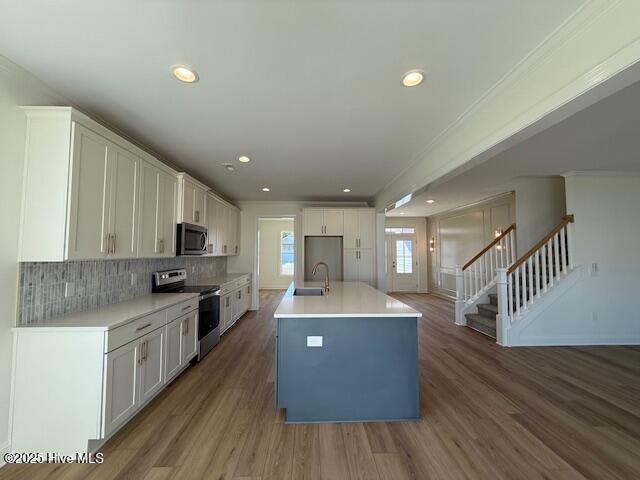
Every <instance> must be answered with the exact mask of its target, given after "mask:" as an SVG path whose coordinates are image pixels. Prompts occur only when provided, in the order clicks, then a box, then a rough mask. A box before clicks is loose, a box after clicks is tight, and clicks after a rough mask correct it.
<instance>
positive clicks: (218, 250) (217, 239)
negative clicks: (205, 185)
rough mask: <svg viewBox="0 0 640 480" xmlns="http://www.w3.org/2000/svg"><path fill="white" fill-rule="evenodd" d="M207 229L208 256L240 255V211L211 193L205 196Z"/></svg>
mask: <svg viewBox="0 0 640 480" xmlns="http://www.w3.org/2000/svg"><path fill="white" fill-rule="evenodd" d="M207 229H208V231H209V252H208V253H209V254H212V255H238V254H239V253H240V244H239V238H240V231H239V230H240V211H239V210H238V209H237V208H236V207H234V206H233V205H230V204H228V203H226V202H224V201H223V200H221V199H220V198H218V197H216V196H215V195H213V194H212V193H209V194H208V195H207Z"/></svg>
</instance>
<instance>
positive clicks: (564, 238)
mask: <svg viewBox="0 0 640 480" xmlns="http://www.w3.org/2000/svg"><path fill="white" fill-rule="evenodd" d="M573 222H574V217H573V215H566V216H565V217H563V219H562V221H561V222H560V223H559V224H558V225H556V226H555V227H554V228H553V230H551V231H550V232H549V233H548V234H546V235H545V236H544V237H543V238H542V239H541V240H540V241H539V242H538V243H536V244H535V245H534V246H533V247H531V248H530V249H529V251H527V253H525V254H524V255H522V256H521V257H520V258H518V259H517V260H516V261H515V262H513V264H512V265H510V266H509V267H508V268H500V269H498V272H497V275H498V278H497V281H496V283H497V285H498V316H497V317H496V334H497V340H498V343H500V344H505V343H506V344H508V339H507V338H506V336H507V330H508V328H509V327H510V326H511V325H513V324H514V323H515V322H517V321H518V320H519V319H520V317H521V316H523V315H524V314H525V313H526V312H527V311H528V310H529V309H531V307H532V306H533V304H534V303H535V302H536V301H537V300H539V299H540V297H541V296H542V295H544V294H545V293H546V292H547V291H548V290H549V289H551V288H552V287H553V286H554V284H556V283H558V282H559V281H560V280H561V279H562V277H564V276H565V275H567V274H568V273H569V272H570V271H571V270H573V256H572V251H571V245H572V241H571V235H572V229H571V228H570V224H571V223H573Z"/></svg>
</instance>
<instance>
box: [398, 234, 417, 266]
mask: <svg viewBox="0 0 640 480" xmlns="http://www.w3.org/2000/svg"><path fill="white" fill-rule="evenodd" d="M412 250H413V242H412V241H411V240H396V271H397V272H398V273H413V251H412Z"/></svg>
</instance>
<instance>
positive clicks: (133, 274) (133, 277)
mask: <svg viewBox="0 0 640 480" xmlns="http://www.w3.org/2000/svg"><path fill="white" fill-rule="evenodd" d="M136 283H138V275H137V274H136V273H132V274H131V286H132V287H134V286H135V284H136Z"/></svg>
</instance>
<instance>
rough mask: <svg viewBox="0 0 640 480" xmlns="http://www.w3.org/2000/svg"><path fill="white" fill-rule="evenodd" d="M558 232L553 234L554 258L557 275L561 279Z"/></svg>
mask: <svg viewBox="0 0 640 480" xmlns="http://www.w3.org/2000/svg"><path fill="white" fill-rule="evenodd" d="M558 243H559V242H558V234H557V233H556V234H555V235H554V236H553V259H554V263H555V266H556V272H555V275H554V276H555V277H556V279H557V280H560V246H559V245H558Z"/></svg>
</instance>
